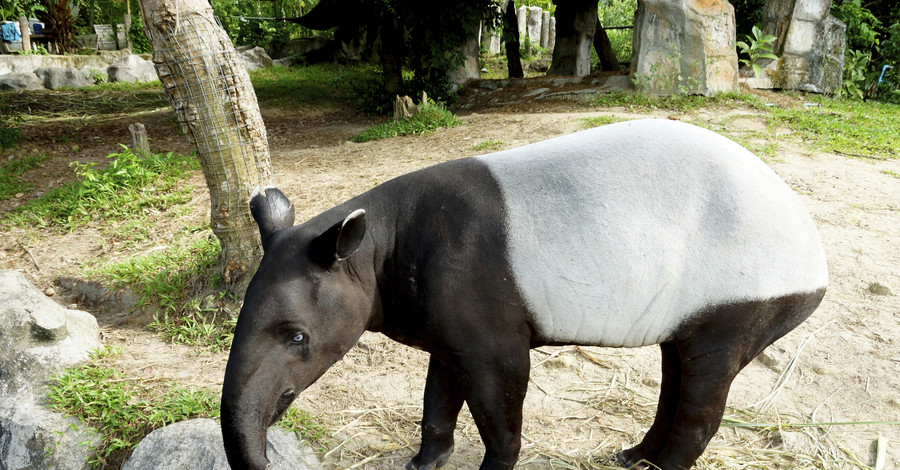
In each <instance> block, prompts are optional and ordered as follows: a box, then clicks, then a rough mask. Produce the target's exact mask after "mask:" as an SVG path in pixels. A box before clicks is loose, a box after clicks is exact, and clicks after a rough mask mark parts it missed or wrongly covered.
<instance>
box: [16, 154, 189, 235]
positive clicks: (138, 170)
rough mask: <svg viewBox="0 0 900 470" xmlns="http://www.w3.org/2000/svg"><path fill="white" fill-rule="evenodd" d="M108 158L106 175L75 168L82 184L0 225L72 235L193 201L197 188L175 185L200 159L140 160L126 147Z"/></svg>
mask: <svg viewBox="0 0 900 470" xmlns="http://www.w3.org/2000/svg"><path fill="white" fill-rule="evenodd" d="M107 158H108V159H110V163H109V165H108V166H107V167H106V168H103V169H97V168H96V167H97V164H96V163H78V162H74V163H73V166H75V173H76V174H77V175H78V177H79V181H76V182H74V183H70V184H67V185H65V186H60V187H58V188H54V189H52V190H50V191H48V192H47V193H46V194H44V195H43V196H41V197H40V198H38V199H35V200H33V201H31V202H29V203H28V204H25V205H23V206H20V207H18V208H16V209H15V210H13V211H12V212H9V213H7V214H6V215H5V217H4V218H3V220H2V221H3V222H4V223H7V224H12V225H15V226H19V227H37V228H44V227H53V228H58V229H61V230H64V231H71V230H74V229H76V228H78V227H81V226H84V225H86V224H88V223H90V222H91V221H92V220H95V219H103V220H104V221H105V222H116V221H122V220H126V219H129V218H132V217H134V216H138V215H141V214H143V212H144V211H145V210H151V209H155V210H160V211H162V210H166V209H167V208H168V207H170V206H172V205H175V204H183V203H185V202H187V201H188V200H190V195H191V192H192V191H193V188H192V187H190V186H184V187H178V185H177V183H178V182H179V180H181V179H182V178H183V177H185V176H186V174H187V173H188V172H189V171H191V170H195V169H197V168H199V163H198V162H197V160H196V159H194V158H190V157H185V156H181V155H175V154H174V153H171V152H170V153H168V154H165V155H162V154H157V155H153V156H151V157H148V158H142V157H139V156H137V155H135V154H134V153H133V152H132V151H131V150H129V149H128V148H125V147H124V146H123V151H122V152H121V153H117V154H112V155H109V156H108V157H107Z"/></svg>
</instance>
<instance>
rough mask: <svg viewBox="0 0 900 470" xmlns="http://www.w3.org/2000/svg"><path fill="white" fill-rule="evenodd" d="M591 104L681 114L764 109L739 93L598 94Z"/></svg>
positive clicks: (754, 99)
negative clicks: (718, 108)
mask: <svg viewBox="0 0 900 470" xmlns="http://www.w3.org/2000/svg"><path fill="white" fill-rule="evenodd" d="M592 104H593V105H594V106H596V107H601V108H613V107H624V108H629V109H632V110H633V109H641V110H656V109H666V110H672V111H682V112H690V111H695V110H698V109H701V108H705V107H708V106H721V107H726V108H736V107H751V108H756V109H766V108H765V105H764V104H763V102H762V101H761V100H760V99H759V98H757V97H756V96H754V95H750V94H746V93H741V92H728V93H716V94H714V95H712V96H699V95H672V96H651V95H647V94H644V93H600V94H597V95H596V96H595V97H594V99H593V101H592Z"/></svg>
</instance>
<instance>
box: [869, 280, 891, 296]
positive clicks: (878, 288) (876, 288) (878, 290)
mask: <svg viewBox="0 0 900 470" xmlns="http://www.w3.org/2000/svg"><path fill="white" fill-rule="evenodd" d="M867 290H868V291H869V293H870V294H874V295H891V289H890V288H889V287H888V286H886V285H884V284H882V283H880V282H877V281H876V282H873V283H871V284H869V287H868V288H867Z"/></svg>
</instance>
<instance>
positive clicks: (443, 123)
mask: <svg viewBox="0 0 900 470" xmlns="http://www.w3.org/2000/svg"><path fill="white" fill-rule="evenodd" d="M460 124H462V121H460V120H459V118H457V117H456V116H455V115H454V114H453V113H451V112H450V111H448V110H447V109H446V108H444V107H443V106H442V105H440V104H438V103H435V102H433V101H429V102H428V103H426V104H425V105H424V106H421V107H420V108H419V114H416V115H415V116H412V117H410V118H408V119H404V120H402V121H399V122H393V121H389V122H385V123H383V124H379V125H377V126H374V127H370V128H369V129H366V130H365V131H363V132H361V133H360V134H359V135H357V136H355V137H353V138H352V139H350V140H352V141H353V142H368V141H370V140H379V139H387V138H390V137H398V136H401V135H409V134H413V135H415V134H419V135H422V134H428V133H429V132H433V131H435V130H437V129H440V128H442V127H445V128H451V127H456V126H458V125H460Z"/></svg>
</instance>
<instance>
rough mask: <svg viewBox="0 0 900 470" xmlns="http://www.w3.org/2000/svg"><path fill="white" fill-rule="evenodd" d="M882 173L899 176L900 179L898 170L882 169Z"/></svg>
mask: <svg viewBox="0 0 900 470" xmlns="http://www.w3.org/2000/svg"><path fill="white" fill-rule="evenodd" d="M881 173H883V174H885V175H888V176H893V177H894V178H897V179H900V173H897V172H896V171H891V170H881Z"/></svg>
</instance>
